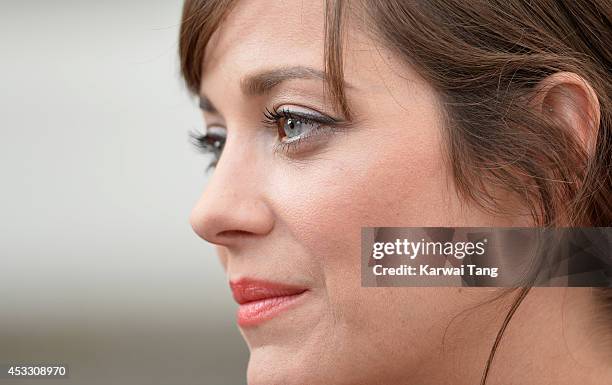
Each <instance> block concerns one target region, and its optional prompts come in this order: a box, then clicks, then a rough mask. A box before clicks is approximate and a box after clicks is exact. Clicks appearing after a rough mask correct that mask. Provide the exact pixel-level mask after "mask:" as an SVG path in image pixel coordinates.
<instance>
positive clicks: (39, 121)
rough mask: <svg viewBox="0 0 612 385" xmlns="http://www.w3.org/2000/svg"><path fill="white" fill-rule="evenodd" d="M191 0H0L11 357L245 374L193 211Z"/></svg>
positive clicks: (78, 370)
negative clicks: (183, 68)
mask: <svg viewBox="0 0 612 385" xmlns="http://www.w3.org/2000/svg"><path fill="white" fill-rule="evenodd" d="M181 6H182V4H181V1H168V0H166V1H134V0H130V1H93V0H91V1H42V0H41V1H1V2H0V50H1V51H0V52H1V53H0V55H1V59H0V79H1V82H0V122H1V131H0V132H1V134H0V157H1V158H0V171H1V176H2V181H1V195H0V196H1V200H0V213H1V215H2V221H1V222H0V364H9V363H39V362H46V363H57V362H61V363H65V364H67V365H68V366H69V371H70V379H69V380H68V381H59V382H58V381H57V380H55V381H50V380H19V381H14V380H13V382H11V381H12V380H0V385H4V384H9V383H16V384H29V383H32V384H38V385H44V384H45V383H53V384H58V383H62V384H70V385H71V384H88V385H96V384H104V385H110V384H118V385H119V384H130V385H138V384H148V385H153V384H160V385H161V384H164V385H183V384H184V385H187V384H213V385H223V384H228V385H239V384H244V383H245V380H244V377H245V374H244V372H245V368H246V362H247V349H246V346H245V345H244V343H243V341H242V339H241V337H240V335H239V333H238V331H237V329H236V326H235V323H234V305H233V303H232V301H231V296H230V293H229V289H228V288H227V284H226V281H225V276H224V274H223V271H222V269H221V267H220V265H219V262H218V260H217V259H216V257H215V256H214V252H213V249H212V247H211V246H210V245H208V244H206V243H204V241H202V240H200V239H199V238H197V237H196V236H195V234H193V232H192V231H191V228H190V226H189V224H188V216H189V211H190V209H191V206H192V205H193V204H194V202H195V201H196V199H197V198H198V196H199V194H200V193H201V190H202V188H203V186H204V184H205V182H206V173H205V166H206V162H207V159H206V158H205V157H204V156H203V155H200V154H198V153H197V152H196V151H195V150H194V149H192V148H191V147H190V144H189V141H188V132H189V131H190V130H193V129H197V128H198V127H200V126H201V124H202V123H201V121H200V114H199V112H198V110H197V107H196V103H195V100H193V99H192V98H191V97H190V96H189V95H188V94H187V92H186V91H185V89H184V87H183V83H182V80H181V79H180V77H179V70H178V58H177V37H178V30H179V20H180V12H181Z"/></svg>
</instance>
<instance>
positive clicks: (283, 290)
mask: <svg viewBox="0 0 612 385" xmlns="http://www.w3.org/2000/svg"><path fill="white" fill-rule="evenodd" d="M230 287H231V289H232V294H233V296H234V300H235V301H236V302H238V304H240V305H242V304H245V303H248V302H254V301H261V300H264V299H267V298H276V297H287V296H291V295H297V294H302V293H303V292H305V291H306V290H307V289H306V288H303V287H299V286H295V285H287V284H283V283H277V282H269V281H263V280H258V279H250V278H241V279H239V280H235V281H230Z"/></svg>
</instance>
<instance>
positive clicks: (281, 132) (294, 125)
mask: <svg viewBox="0 0 612 385" xmlns="http://www.w3.org/2000/svg"><path fill="white" fill-rule="evenodd" d="M318 126H319V125H318V124H315V123H312V122H306V121H304V120H301V119H300V118H281V119H279V121H278V128H279V129H278V136H279V138H280V139H281V140H282V141H285V142H287V141H291V140H295V138H298V137H300V136H301V135H303V134H304V133H307V132H309V131H311V130H313V129H317V127H318Z"/></svg>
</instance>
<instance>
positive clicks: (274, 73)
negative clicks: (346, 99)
mask: <svg viewBox="0 0 612 385" xmlns="http://www.w3.org/2000/svg"><path fill="white" fill-rule="evenodd" d="M294 79H313V80H325V79H326V76H325V72H323V71H321V70H318V69H315V68H312V67H305V66H291V67H280V68H274V69H268V70H263V71H259V72H255V73H254V74H251V75H247V76H246V77H244V78H243V79H242V80H241V81H240V89H241V90H242V93H244V94H245V95H247V96H258V95H263V94H266V93H268V92H270V91H271V90H273V89H274V88H275V87H277V86H278V85H280V84H281V83H283V82H285V81H287V80H294ZM344 86H345V87H346V88H350V85H349V84H346V83H345V84H344ZM200 108H201V109H202V110H204V111H206V112H210V113H217V109H216V108H215V106H214V105H213V104H212V103H211V102H210V100H209V99H208V98H207V97H206V96H205V95H204V94H200Z"/></svg>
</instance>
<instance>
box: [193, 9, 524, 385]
mask: <svg viewBox="0 0 612 385" xmlns="http://www.w3.org/2000/svg"><path fill="white" fill-rule="evenodd" d="M324 20H325V6H324V2H323V1H299V0H284V1H281V2H279V1H273V0H256V1H253V0H252V1H241V2H240V3H239V4H238V5H237V6H235V7H234V8H232V10H231V12H230V13H229V14H228V15H227V17H226V18H225V19H223V22H222V23H221V25H220V26H219V28H218V29H217V30H216V31H215V32H214V34H213V35H212V37H211V39H210V41H209V43H208V45H207V46H206V53H205V57H206V60H205V62H204V63H203V74H204V75H203V78H202V82H201V87H200V93H201V100H202V102H201V107H202V110H203V114H204V120H205V123H206V126H207V130H208V132H210V133H216V134H217V135H218V136H219V145H223V148H222V151H220V154H221V155H220V156H219V158H218V160H217V161H216V167H215V169H214V171H213V173H212V175H211V179H210V181H209V183H208V185H207V186H206V188H205V191H204V193H203V195H202V197H201V199H200V200H199V201H198V203H197V204H196V206H195V208H194V210H193V212H192V216H191V223H192V226H193V228H194V230H195V231H196V233H197V234H198V235H199V236H201V237H202V238H204V239H205V240H207V241H209V242H211V243H213V244H215V245H216V247H217V251H218V254H219V256H220V258H221V262H222V264H223V266H224V268H225V269H226V272H227V275H228V279H229V281H230V282H231V283H232V284H233V286H234V289H236V288H237V287H238V288H239V289H237V290H235V292H236V291H238V292H239V294H238V296H241V295H244V294H245V292H246V294H247V296H248V294H249V293H248V292H249V290H251V292H252V291H253V290H255V291H256V290H257V289H253V287H252V286H253V285H251V283H252V282H258V283H262V282H264V283H262V284H261V285H262V286H264V287H268V289H269V290H280V291H283V290H290V291H291V294H294V295H292V296H291V300H290V301H289V303H287V304H286V306H283V307H282V311H278V312H268V313H266V312H265V311H264V313H265V314H264V315H263V316H262V314H261V312H259V313H258V311H259V310H257V309H247V310H240V311H239V315H238V323H239V326H240V330H241V332H242V334H243V336H244V338H245V340H246V342H247V344H248V346H249V349H250V352H251V356H250V361H249V367H248V374H247V377H248V381H249V384H250V385H258V384H283V385H290V384H310V385H313V384H332V383H333V384H399V383H407V382H406V381H407V379H408V378H411V379H413V380H414V381H416V382H414V383H418V384H426V383H441V382H437V381H440V379H442V378H447V379H448V378H450V377H448V375H449V373H450V372H452V371H453V370H454V373H462V371H461V370H460V369H459V368H460V367H461V363H452V362H451V361H449V359H448V357H447V356H445V355H444V354H442V353H441V352H443V351H447V352H452V353H453V354H455V353H456V354H463V355H464V357H465V360H473V361H478V365H480V364H481V363H482V362H483V361H485V360H486V356H483V355H482V354H480V353H476V351H471V350H470V344H471V343H470V342H466V341H468V340H469V338H474V340H473V341H477V340H478V338H479V337H478V335H479V334H478V333H479V332H481V333H482V334H483V338H484V337H485V336H486V338H488V340H490V339H491V338H494V332H495V331H494V330H493V329H491V330H489V329H488V328H487V327H486V326H487V323H488V322H489V321H490V319H489V318H487V316H486V315H483V313H479V314H470V313H466V314H467V315H466V318H465V319H463V321H462V322H459V323H460V324H461V323H462V325H455V324H454V323H453V322H452V321H453V319H454V317H456V316H457V315H458V314H461V313H462V312H464V311H465V310H466V309H469V308H471V307H473V306H474V305H476V304H478V303H481V302H483V301H486V299H487V298H490V297H491V296H492V294H495V293H494V290H489V291H487V290H484V291H483V290H476V289H466V288H463V289H462V288H362V287H361V272H360V266H361V265H360V264H361V262H360V255H361V251H360V247H361V239H360V237H361V228H362V227H368V226H403V227H408V226H499V227H512V226H530V225H532V222H531V219H527V217H525V216H519V215H517V216H515V217H510V216H503V217H502V216H494V215H493V214H490V213H486V212H485V211H484V210H481V209H480V208H479V207H478V206H476V205H473V204H470V203H469V202H466V201H464V200H462V199H460V198H459V194H458V192H457V191H456V189H455V187H454V182H453V178H452V175H451V171H450V170H451V168H450V165H449V162H448V157H447V150H446V147H445V143H444V136H443V124H445V123H444V121H445V120H444V118H443V117H444V111H443V105H442V103H441V102H440V100H439V98H438V96H437V94H436V92H435V91H434V89H433V88H432V87H431V86H430V85H429V84H428V83H427V82H426V81H424V80H423V79H422V78H420V77H419V75H418V74H417V72H416V71H415V70H414V69H413V68H411V67H410V66H409V65H407V64H406V63H405V62H403V61H401V60H399V59H398V57H397V56H396V55H395V54H394V53H393V52H392V51H391V50H389V49H388V48H386V47H385V46H383V45H381V44H380V42H378V41H376V40H374V39H373V38H372V37H371V36H370V35H369V34H367V33H366V32H367V31H365V28H367V27H366V25H365V24H363V23H359V21H358V20H355V19H349V20H348V24H347V26H346V29H347V33H346V38H345V42H344V81H345V90H346V97H347V100H348V102H349V104H350V111H351V119H350V121H348V120H347V118H346V116H344V115H343V113H342V112H341V111H339V109H338V108H336V106H335V103H334V101H333V100H332V98H331V97H330V96H329V93H328V92H327V90H326V83H325V81H324V75H323V73H324V72H323V71H324V41H325V30H324ZM223 142H224V143H223ZM516 212H517V213H518V212H520V210H517V211H516ZM245 288H246V289H245ZM249 288H250V289H249ZM240 293H241V294H240ZM238 300H239V299H238ZM239 302H240V301H239ZM272 313H273V314H272ZM466 320H467V321H466ZM465 322H467V323H468V324H469V325H470V326H469V327H466V326H465V325H466V324H465ZM449 325H450V326H449ZM453 325H455V326H453ZM470 333H472V334H470ZM445 336H446V337H445ZM492 336H493V337H492ZM478 352H480V351H478ZM449 354H451V353H449ZM463 374H464V375H466V376H468V377H466V378H470V377H469V375H468V374H465V373H463ZM472 379H473V380H474V381H473V382H472V383H474V382H476V381H477V379H478V378H477V377H472Z"/></svg>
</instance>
